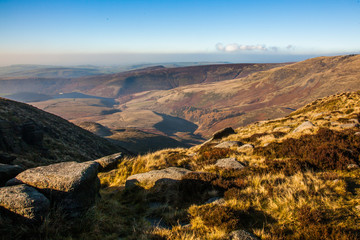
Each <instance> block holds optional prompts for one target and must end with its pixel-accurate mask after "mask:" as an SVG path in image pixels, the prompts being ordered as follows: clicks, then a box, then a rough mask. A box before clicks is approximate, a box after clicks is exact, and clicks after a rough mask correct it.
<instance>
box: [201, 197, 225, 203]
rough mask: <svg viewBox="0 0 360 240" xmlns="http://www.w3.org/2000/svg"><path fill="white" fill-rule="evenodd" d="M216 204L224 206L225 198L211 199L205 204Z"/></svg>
mask: <svg viewBox="0 0 360 240" xmlns="http://www.w3.org/2000/svg"><path fill="white" fill-rule="evenodd" d="M210 203H212V204H216V205H222V204H224V203H225V199H224V198H220V197H213V198H210V199H209V200H207V201H206V203H205V204H210Z"/></svg>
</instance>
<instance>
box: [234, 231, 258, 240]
mask: <svg viewBox="0 0 360 240" xmlns="http://www.w3.org/2000/svg"><path fill="white" fill-rule="evenodd" d="M229 237H230V240H260V238H258V237H256V236H255V235H253V234H251V233H248V232H246V231H244V230H236V231H232V232H231V233H230V235H229Z"/></svg>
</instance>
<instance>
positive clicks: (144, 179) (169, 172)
mask: <svg viewBox="0 0 360 240" xmlns="http://www.w3.org/2000/svg"><path fill="white" fill-rule="evenodd" d="M189 172H191V171H190V170H187V169H185V168H178V167H169V168H165V169H162V170H153V171H149V172H145V173H138V174H135V175H132V176H130V177H128V178H127V179H126V183H125V187H127V188H128V187H132V186H134V185H136V184H137V183H146V184H154V183H156V182H157V181H159V180H162V181H163V182H166V181H168V182H169V183H170V182H171V183H173V182H174V181H180V180H181V179H182V177H183V176H185V175H186V174H187V173H189Z"/></svg>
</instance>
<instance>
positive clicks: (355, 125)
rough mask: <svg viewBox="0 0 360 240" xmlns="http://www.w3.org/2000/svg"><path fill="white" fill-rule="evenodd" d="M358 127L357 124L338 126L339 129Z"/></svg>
mask: <svg viewBox="0 0 360 240" xmlns="http://www.w3.org/2000/svg"><path fill="white" fill-rule="evenodd" d="M358 126H359V124H357V123H345V124H341V125H339V127H341V128H356V127H358Z"/></svg>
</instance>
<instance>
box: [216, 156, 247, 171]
mask: <svg viewBox="0 0 360 240" xmlns="http://www.w3.org/2000/svg"><path fill="white" fill-rule="evenodd" d="M215 166H217V167H219V168H225V169H242V168H244V167H245V166H244V165H243V164H241V163H240V162H238V161H236V159H235V158H223V159H219V160H217V162H216V164H215Z"/></svg>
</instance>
